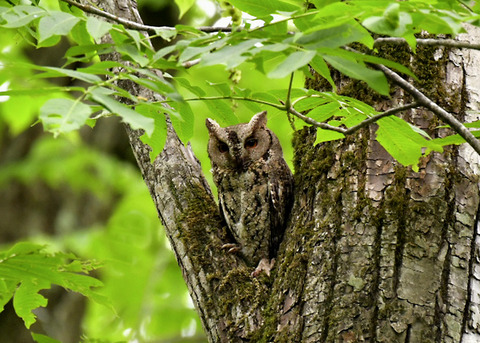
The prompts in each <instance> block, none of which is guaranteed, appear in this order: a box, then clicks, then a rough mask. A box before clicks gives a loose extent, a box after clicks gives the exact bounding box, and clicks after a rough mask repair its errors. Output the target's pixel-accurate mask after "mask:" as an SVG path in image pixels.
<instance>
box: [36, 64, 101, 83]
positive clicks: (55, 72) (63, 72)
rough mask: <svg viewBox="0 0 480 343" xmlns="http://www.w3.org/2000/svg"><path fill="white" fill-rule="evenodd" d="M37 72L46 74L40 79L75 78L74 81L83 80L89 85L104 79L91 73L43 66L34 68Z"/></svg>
mask: <svg viewBox="0 0 480 343" xmlns="http://www.w3.org/2000/svg"><path fill="white" fill-rule="evenodd" d="M33 67H34V68H35V69H37V70H42V71H44V73H42V74H39V75H38V76H37V77H39V78H50V77H65V76H69V77H73V78H74V79H78V80H82V81H84V82H87V83H94V84H95V83H100V82H102V79H101V78H100V77H99V76H97V75H92V74H89V73H83V72H80V71H78V70H72V69H63V68H56V67H42V66H33Z"/></svg>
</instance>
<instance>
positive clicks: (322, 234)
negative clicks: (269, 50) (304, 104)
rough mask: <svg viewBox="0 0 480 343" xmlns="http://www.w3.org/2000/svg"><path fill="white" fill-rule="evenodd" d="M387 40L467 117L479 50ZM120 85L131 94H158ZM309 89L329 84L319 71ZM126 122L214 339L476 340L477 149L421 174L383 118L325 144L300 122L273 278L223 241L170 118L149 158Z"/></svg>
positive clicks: (385, 104)
mask: <svg viewBox="0 0 480 343" xmlns="http://www.w3.org/2000/svg"><path fill="white" fill-rule="evenodd" d="M99 2H100V3H101V4H100V7H102V8H104V9H106V10H107V11H109V12H111V13H114V14H115V15H117V16H120V17H123V18H127V19H130V20H138V21H139V20H140V18H139V16H138V14H137V12H136V9H135V4H134V2H132V1H130V0H122V1H120V0H118V1H114V0H102V1H99ZM465 38H469V39H470V37H465ZM472 39H474V38H472ZM382 50H383V51H382V53H383V54H384V55H394V56H395V58H397V59H399V60H401V61H402V62H403V63H410V66H411V68H412V69H413V70H414V72H415V73H416V74H417V76H418V77H419V79H420V80H421V81H420V82H419V83H417V86H418V87H419V88H420V89H421V90H422V91H423V92H424V93H426V94H427V95H428V96H430V97H431V99H432V100H433V101H435V102H437V103H438V104H440V105H442V106H444V107H445V108H446V109H447V110H448V111H450V112H451V113H454V114H455V115H457V116H458V117H461V118H467V119H468V117H469V116H471V113H470V112H469V111H470V110H472V109H477V102H478V97H479V94H478V93H477V91H476V90H478V89H479V87H477V86H476V85H477V84H478V83H479V78H478V77H477V76H476V75H475V73H474V72H473V70H474V68H475V67H476V66H477V65H478V61H479V57H478V53H474V52H471V51H460V50H455V51H448V50H445V49H439V48H425V49H419V50H418V51H417V54H416V55H413V54H411V53H410V52H409V50H408V49H407V48H406V47H402V48H399V47H398V46H393V47H392V46H389V47H388V46H387V47H384V48H383V49H382ZM111 57H112V58H115V57H114V56H111ZM122 86H123V87H126V88H127V89H129V91H130V92H131V93H132V94H133V95H140V96H142V97H146V98H154V97H155V96H156V95H154V94H151V93H150V92H149V91H147V90H144V89H141V88H138V87H137V86H133V85H131V84H127V83H124V84H122ZM308 86H309V87H315V88H319V89H321V87H322V82H321V80H316V81H314V82H311V83H309V85H308ZM339 89H340V90H341V91H342V92H343V93H344V94H347V95H353V96H356V97H359V98H361V99H362V100H365V101H367V100H368V101H369V102H370V103H372V104H374V105H375V106H376V107H377V109H378V110H382V109H386V108H389V107H390V106H392V105H396V104H401V103H407V102H408V101H409V99H408V96H407V95H405V94H404V93H403V92H402V91H401V90H400V89H395V88H394V91H393V93H392V97H391V98H390V99H386V98H380V97H376V96H374V95H372V94H371V93H370V92H369V91H366V90H365V87H364V86H363V85H361V84H359V83H357V82H351V81H348V80H343V79H339ZM402 115H404V116H405V117H406V118H408V119H409V120H410V121H412V122H413V123H415V124H416V125H419V126H420V127H422V128H423V129H425V130H426V131H427V132H432V134H433V129H434V128H435V127H436V126H438V125H440V124H441V123H440V122H439V121H438V120H437V119H436V118H435V117H434V116H433V115H432V114H431V113H429V112H427V111H423V110H412V111H409V112H406V113H403V114H402ZM470 119H471V118H470ZM127 130H128V134H129V137H130V140H131V145H132V148H133V150H134V153H135V155H136V157H137V161H138V164H139V166H140V168H141V170H142V174H143V177H144V179H145V182H146V184H147V186H148V187H149V189H150V192H151V195H152V198H153V200H154V201H155V204H156V206H157V209H158V213H159V217H160V219H161V220H162V222H163V224H164V227H165V230H166V233H167V235H168V237H169V239H170V242H171V245H172V247H173V250H174V252H175V255H176V258H177V261H178V263H179V265H180V267H181V268H182V271H183V275H184V278H185V281H186V283H187V285H188V289H189V291H190V294H191V296H192V299H193V302H194V304H195V306H196V309H197V311H198V312H199V314H200V317H201V320H202V323H203V327H204V329H205V332H206V334H207V336H208V338H209V340H210V342H245V341H251V342H259V341H265V342H273V341H275V342H461V341H462V340H463V341H464V342H473V341H475V337H479V336H478V334H479V333H480V317H479V312H480V311H479V305H480V304H479V302H480V299H479V297H478V289H479V267H480V266H479V258H480V257H479V252H478V239H479V238H478V235H477V214H478V211H479V203H480V197H479V184H478V176H477V175H478V159H479V158H478V156H477V155H476V154H475V153H473V151H472V150H471V149H470V148H469V147H468V146H466V145H463V146H460V147H451V148H448V149H446V150H445V152H444V153H442V154H439V153H434V154H431V155H429V156H427V157H425V158H423V159H422V162H421V166H420V170H419V172H413V171H412V170H411V169H410V168H405V167H403V166H401V165H399V164H398V163H396V162H395V161H393V160H392V158H391V157H390V156H389V155H388V154H387V153H386V152H385V151H384V150H383V148H382V147H381V146H380V145H379V144H378V143H377V142H376V141H375V127H373V126H372V127H369V128H367V129H364V130H362V131H361V132H359V133H358V134H356V135H355V136H354V137H347V138H346V139H344V140H342V141H339V142H333V143H325V144H321V145H318V146H313V142H314V140H315V130H313V129H311V128H304V129H302V130H300V131H298V132H297V133H296V134H295V138H294V142H293V143H294V147H295V158H294V165H295V199H294V200H295V203H294V208H293V213H292V216H291V220H290V222H289V226H288V228H287V231H286V234H285V238H284V240H283V242H282V245H281V247H280V252H279V256H278V258H277V263H276V266H275V269H274V271H273V274H272V276H271V277H266V276H265V275H262V276H260V277H258V278H252V277H250V272H251V270H249V269H248V268H247V267H246V266H245V264H244V263H243V261H242V260H240V259H239V258H238V257H236V256H235V255H232V254H226V253H225V252H224V251H223V250H222V249H221V246H222V244H223V243H226V240H225V228H224V227H222V222H221V219H220V217H219V213H218V209H217V205H216V204H215V201H214V199H213V197H212V194H211V192H210V189H209V186H208V184H207V182H206V181H205V179H204V177H203V175H202V172H201V168H200V164H199V162H198V160H197V159H196V158H195V156H194V155H193V153H192V151H191V150H190V149H189V147H185V146H184V145H183V144H182V143H181V142H180V141H179V139H178V137H177V136H176V134H175V132H174V131H173V129H171V128H170V129H169V132H168V137H167V143H166V146H165V149H164V150H163V152H162V153H161V155H160V156H159V157H158V158H157V159H156V160H155V162H154V163H153V164H151V163H150V161H149V157H148V152H149V149H150V148H149V147H148V146H146V145H144V144H143V143H142V142H141V141H140V140H139V138H138V137H139V135H140V133H139V132H136V131H132V130H130V129H127Z"/></svg>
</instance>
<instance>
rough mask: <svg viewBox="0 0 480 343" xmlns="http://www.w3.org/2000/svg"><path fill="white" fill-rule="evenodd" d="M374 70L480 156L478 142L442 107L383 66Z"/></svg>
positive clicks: (479, 143)
mask: <svg viewBox="0 0 480 343" xmlns="http://www.w3.org/2000/svg"><path fill="white" fill-rule="evenodd" d="M375 66H376V68H378V69H379V70H381V71H383V73H384V74H385V76H387V77H388V78H389V79H390V80H391V81H393V82H394V83H395V84H397V85H398V86H400V87H401V88H403V89H404V90H405V91H407V92H408V93H409V94H410V95H412V96H413V98H414V99H415V100H416V101H417V102H418V104H419V105H420V106H423V107H426V108H428V109H429V110H430V111H432V112H433V113H435V114H436V115H437V116H438V117H439V118H440V119H441V120H442V121H443V122H445V123H446V124H448V125H450V127H452V129H453V130H454V131H455V132H456V133H458V134H459V135H460V136H461V137H462V138H463V139H465V141H466V142H468V143H469V144H470V145H471V146H472V148H473V149H474V150H475V151H476V152H477V153H478V154H479V155H480V141H479V140H478V139H476V138H475V136H474V135H473V134H472V133H471V132H470V131H469V130H468V129H467V128H466V127H465V125H463V124H462V123H461V122H460V121H458V120H457V119H456V118H455V117H454V116H453V115H451V114H450V113H448V112H447V111H445V110H444V109H443V108H442V107H440V106H438V105H437V104H436V103H434V102H433V101H432V100H430V99H429V98H428V97H427V96H426V95H425V94H423V93H422V92H420V90H418V89H417V88H415V87H414V86H413V85H412V84H410V83H409V82H408V81H406V80H405V79H403V78H402V77H401V76H400V75H398V74H397V73H395V72H394V71H392V70H390V69H389V68H387V67H385V66H383V65H379V64H377V65H375Z"/></svg>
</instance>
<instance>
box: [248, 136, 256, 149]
mask: <svg viewBox="0 0 480 343" xmlns="http://www.w3.org/2000/svg"><path fill="white" fill-rule="evenodd" d="M257 144H258V140H256V139H255V138H247V140H246V141H245V148H249V149H253V148H255V147H256V146H257Z"/></svg>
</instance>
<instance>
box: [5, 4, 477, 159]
mask: <svg viewBox="0 0 480 343" xmlns="http://www.w3.org/2000/svg"><path fill="white" fill-rule="evenodd" d="M67 2H68V3H69V4H67V3H66V2H63V1H60V3H59V4H60V6H59V8H58V9H55V10H52V9H47V8H44V7H41V6H38V5H37V4H36V3H34V2H32V3H31V4H30V5H25V4H24V3H23V2H22V3H20V2H19V3H18V4H16V5H15V6H12V5H9V4H5V5H2V6H0V25H1V26H2V27H3V28H6V29H10V30H14V31H15V32H16V34H18V35H21V36H22V37H23V38H24V39H26V40H27V41H28V42H30V43H31V44H33V45H34V46H36V47H47V46H52V45H55V44H58V42H59V41H60V39H61V37H63V36H66V37H68V39H69V40H70V41H71V43H72V46H71V47H70V48H69V49H68V50H67V52H66V53H65V55H64V60H65V64H64V65H63V67H61V68H57V67H50V66H38V65H34V64H26V63H16V62H14V61H10V62H8V67H11V68H14V69H19V68H30V69H31V70H33V71H34V72H35V78H41V79H53V78H59V77H60V78H68V79H70V80H72V82H71V83H72V84H73V85H72V86H69V87H54V86H50V87H45V88H43V89H40V90H37V92H38V93H44V92H46V93H49V92H50V93H52V94H53V93H54V92H56V93H58V92H62V93H61V94H62V95H61V97H52V98H50V99H49V100H48V101H47V102H45V103H44V105H43V106H42V108H41V110H40V116H39V119H40V121H41V122H42V123H43V125H44V127H45V129H46V130H48V131H51V132H53V133H54V134H55V135H58V134H60V133H65V132H69V131H72V130H77V129H78V128H80V127H81V126H83V125H85V124H89V125H94V122H95V119H98V118H100V117H103V116H109V115H118V116H120V117H121V118H122V120H123V121H124V122H126V123H128V124H129V125H130V126H131V127H132V128H134V129H143V130H144V131H145V135H144V136H143V138H142V139H143V141H144V142H145V143H147V144H149V145H150V146H151V147H152V154H151V158H152V159H153V158H155V157H156V155H157V154H158V153H159V152H160V151H161V150H162V147H163V144H164V141H165V136H166V124H165V116H164V113H168V114H169V116H170V118H171V119H172V122H173V124H174V127H175V128H176V129H177V131H178V133H179V135H180V137H181V139H182V140H183V141H187V140H189V139H190V138H191V137H192V135H193V123H194V115H193V111H192V109H191V107H190V102H191V101H203V102H205V104H206V105H207V106H208V107H209V109H210V110H211V112H212V117H214V118H215V119H218V120H220V121H221V122H224V123H232V122H235V121H236V119H235V118H236V117H235V114H234V109H235V108H234V107H235V106H234V105H232V100H235V101H242V102H248V103H249V105H248V107H249V108H250V109H251V110H252V111H258V110H259V109H260V108H264V107H274V108H277V109H279V110H284V111H285V112H287V113H292V114H294V115H296V114H297V113H300V112H305V111H308V112H305V113H304V114H305V116H306V117H308V118H310V119H312V120H310V121H308V120H307V121H306V122H307V123H310V124H312V123H315V122H317V123H325V124H327V125H329V126H331V127H342V128H347V129H348V128H349V127H351V126H353V125H356V124H358V123H359V122H361V121H362V120H365V119H368V118H369V117H372V116H375V115H376V114H377V113H376V112H375V111H374V110H373V109H372V108H371V107H369V106H367V105H366V104H361V102H360V101H358V100H357V101H354V100H353V99H346V98H345V97H342V96H339V95H338V94H336V85H335V83H334V81H333V79H332V77H331V69H336V70H338V71H339V72H341V73H342V74H344V75H346V76H348V77H351V78H354V79H358V80H361V81H363V82H365V84H366V85H367V86H368V87H370V88H372V89H373V90H374V91H376V92H378V93H379V94H380V95H383V96H388V95H389V92H390V88H389V83H388V82H387V77H386V76H385V74H384V73H383V72H382V71H380V70H378V69H376V68H374V66H375V65H383V66H386V67H388V68H391V69H394V70H396V71H398V72H400V73H402V74H404V75H408V76H410V77H412V78H414V77H415V76H414V75H413V73H412V72H411V71H410V70H408V68H406V67H404V66H402V65H401V64H398V63H396V62H393V61H390V60H387V59H383V58H378V57H375V56H373V55H369V54H363V53H359V52H356V51H353V50H350V49H345V47H346V46H348V45H350V44H353V43H356V44H361V45H362V46H364V47H365V48H366V49H367V50H369V51H374V49H375V38H374V37H376V35H382V36H391V37H401V38H403V39H404V40H405V41H406V42H407V43H408V44H409V45H410V47H411V48H412V49H413V50H415V49H416V45H417V39H416V34H418V33H420V32H421V31H425V30H426V31H428V32H430V33H432V34H448V35H452V36H455V35H457V34H459V33H461V32H463V28H462V24H463V23H465V22H469V23H473V24H475V23H476V22H477V21H478V14H477V10H478V5H476V4H471V6H470V7H469V5H470V4H468V3H465V2H459V1H403V2H396V1H383V0H382V1H356V0H351V1H312V2H310V3H307V2H303V1H294V0H269V1H264V2H258V1H252V0H232V1H230V5H229V6H230V7H232V6H233V7H232V8H235V9H238V10H240V11H243V12H244V13H248V14H250V15H251V16H254V17H255V19H256V21H251V20H242V21H241V23H240V24H239V25H234V26H233V27H230V28H225V30H221V29H217V30H216V32H212V31H215V30H212V29H210V30H206V29H201V28H200V29H197V28H194V27H191V26H185V25H178V26H176V27H145V29H146V30H148V31H149V32H150V33H151V34H152V35H151V36H155V37H161V38H162V39H164V40H166V41H169V42H170V44H168V45H167V46H166V47H164V48H162V49H160V50H158V51H155V50H154V49H153V48H152V46H151V45H150V43H149V40H148V38H147V37H146V36H145V35H144V34H143V33H141V32H140V31H139V30H138V28H137V27H136V26H134V25H133V24H131V25H130V24H129V23H128V22H123V21H121V22H122V24H120V23H112V22H107V21H105V20H103V19H100V18H98V17H95V16H91V15H87V13H85V12H84V11H82V10H80V9H78V8H77V7H75V6H72V4H75V3H74V2H72V1H70V0H69V1H67ZM192 4H193V3H192V2H186V3H185V2H179V6H180V7H181V8H182V13H184V12H185V11H187V10H188V8H189V7H190V6H192ZM82 9H83V10H89V7H82ZM92 12H93V13H97V14H98V13H99V12H101V11H100V10H98V9H95V11H93V9H92ZM259 21H260V23H261V24H260V26H258V25H257V24H255V23H258V22H259ZM132 25H133V27H135V29H131V28H128V27H130V26H132ZM224 31H225V32H224ZM106 34H109V35H110V37H111V39H112V40H111V41H109V42H106V41H104V40H102V38H103V37H104V36H105V35H106ZM111 52H117V53H119V54H120V55H121V56H122V58H123V60H124V63H120V62H113V61H104V62H100V61H99V60H98V58H99V56H102V55H104V54H108V53H111ZM79 62H80V63H83V64H84V65H85V66H84V67H81V68H74V67H73V66H74V65H75V64H76V63H79ZM245 64H250V65H252V66H253V67H254V68H255V69H256V70H257V71H259V72H261V73H262V74H264V75H266V76H267V77H268V78H270V79H279V78H283V77H285V76H288V75H290V74H291V73H294V72H298V71H302V72H303V73H304V74H305V75H307V76H308V75H310V72H311V70H314V71H315V72H316V73H318V74H319V75H321V76H322V77H323V78H324V79H325V80H326V81H328V82H329V83H330V85H331V88H332V92H328V93H323V92H313V91H309V92H307V91H304V90H292V89H286V90H275V89H273V90H271V91H269V92H263V94H258V93H256V92H255V90H253V89H248V90H246V89H240V88H239V87H237V86H236V84H237V83H238V78H241V75H239V73H238V72H235V70H238V68H240V67H241V66H243V65H245ZM215 65H222V66H224V67H225V69H226V70H227V72H229V73H230V82H229V83H226V84H222V85H218V84H217V85H212V84H211V83H209V82H206V83H205V84H204V85H203V86H201V87H199V86H192V85H191V84H190V83H189V80H188V78H175V77H173V76H171V75H176V74H180V73H183V74H187V75H188V68H191V67H194V68H202V67H208V66H215ZM372 66H373V67H372ZM310 68H311V69H310ZM157 70H161V71H162V72H163V74H162V75H160V74H159V73H158V72H156V71H157ZM121 80H130V81H133V82H135V83H137V84H138V85H141V86H143V87H146V88H148V89H150V90H152V91H154V92H155V93H157V94H159V95H160V96H161V97H160V98H159V99H143V98H137V97H134V96H132V95H131V94H129V93H128V92H127V91H125V90H124V89H122V88H121V87H119V86H118V82H119V81H121ZM186 92H187V93H189V94H193V95H194V96H195V97H194V98H187V99H186V98H185V97H184V95H183V94H185V93H186ZM26 93H31V89H13V88H12V89H9V90H7V91H4V92H2V93H1V94H2V95H10V96H15V95H22V94H26ZM306 99H309V100H308V102H309V103H310V105H308V106H306V107H305V104H306V103H307V100H306ZM166 104H168V105H169V106H165V105H166ZM302 106H303V107H302ZM297 117H300V118H302V117H301V116H297ZM377 123H378V125H379V127H380V130H379V137H378V138H379V139H378V140H379V142H380V143H381V144H382V145H383V146H384V147H385V148H386V149H387V151H389V152H390V153H391V154H392V155H393V156H394V157H395V158H396V159H397V160H398V161H399V162H401V163H403V164H407V165H414V166H415V165H416V163H417V161H418V158H419V157H420V156H421V155H423V154H424V153H425V148H427V150H426V151H427V153H428V152H429V151H432V150H436V151H441V146H442V144H444V143H445V142H447V143H450V142H452V141H453V142H455V143H461V142H463V141H464V140H463V139H462V138H460V139H452V140H447V141H437V142H436V143H432V142H431V139H430V137H428V135H427V134H426V133H425V132H420V131H419V130H418V129H415V128H413V127H412V126H411V125H410V124H408V123H406V122H403V121H402V120H396V119H392V118H389V119H382V120H379V121H378V122H377ZM317 126H318V125H317ZM320 127H321V125H320ZM325 128H328V126H324V127H323V131H322V134H321V135H319V140H318V142H320V141H326V140H333V139H339V138H342V137H343V136H344V135H343V134H342V133H341V132H336V131H331V130H330V131H331V132H327V131H326V130H325ZM395 132H401V133H402V134H396V133H395ZM405 146H409V147H410V148H409V149H404V148H402V147H405Z"/></svg>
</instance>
